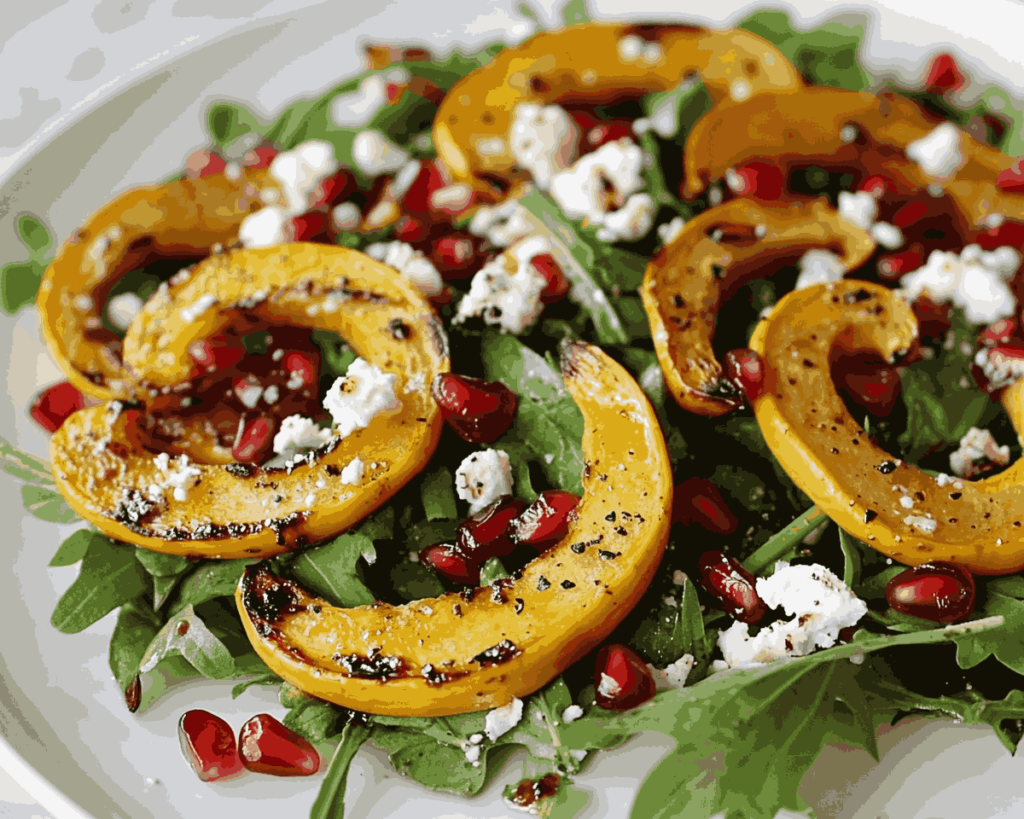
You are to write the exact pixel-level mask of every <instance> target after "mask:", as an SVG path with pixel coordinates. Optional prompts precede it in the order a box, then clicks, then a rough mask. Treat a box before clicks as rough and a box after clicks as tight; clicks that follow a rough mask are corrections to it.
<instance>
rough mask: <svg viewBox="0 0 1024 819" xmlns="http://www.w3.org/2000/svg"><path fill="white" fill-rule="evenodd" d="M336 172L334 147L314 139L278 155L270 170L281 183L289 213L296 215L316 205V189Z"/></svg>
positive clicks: (273, 176) (336, 164) (271, 174)
mask: <svg viewBox="0 0 1024 819" xmlns="http://www.w3.org/2000/svg"><path fill="white" fill-rule="evenodd" d="M337 171H338V160H336V159H335V158H334V146H333V145H332V144H331V143H330V142H325V141H324V140H322V139H311V140H309V141H307V142H303V143H302V144H301V145H297V146H296V147H294V148H292V149H291V150H290V151H282V152H281V153H279V154H278V155H277V156H275V157H274V159H273V161H272V162H271V163H270V168H269V170H268V173H269V174H270V176H271V177H272V178H273V179H275V180H276V181H277V182H279V183H280V185H281V193H283V194H284V201H285V205H286V208H287V211H288V213H289V215H291V216H297V215H298V214H300V213H305V212H306V211H307V210H309V208H310V207H312V206H313V205H314V204H315V199H316V191H317V188H319V186H320V184H321V183H322V182H323V181H324V180H326V179H328V178H330V177H331V176H333V175H334V174H335V173H337Z"/></svg>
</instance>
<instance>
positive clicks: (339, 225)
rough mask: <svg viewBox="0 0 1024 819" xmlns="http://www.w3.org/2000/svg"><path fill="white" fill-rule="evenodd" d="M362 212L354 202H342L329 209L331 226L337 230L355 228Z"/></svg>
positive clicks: (361, 216) (361, 217) (360, 219)
mask: <svg viewBox="0 0 1024 819" xmlns="http://www.w3.org/2000/svg"><path fill="white" fill-rule="evenodd" d="M362 220H363V214H362V212H361V211H360V210H359V206H358V205H357V204H356V203H355V202H342V203H341V204H340V205H335V207H334V208H333V209H332V210H331V227H333V228H334V229H335V230H337V231H346V230H355V229H356V228H357V227H359V223H360V222H361V221H362Z"/></svg>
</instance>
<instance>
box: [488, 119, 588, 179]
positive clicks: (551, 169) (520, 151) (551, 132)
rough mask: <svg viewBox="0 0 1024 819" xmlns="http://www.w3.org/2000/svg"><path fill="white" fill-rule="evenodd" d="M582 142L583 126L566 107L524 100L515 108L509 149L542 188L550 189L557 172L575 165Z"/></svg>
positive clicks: (510, 130)
mask: <svg viewBox="0 0 1024 819" xmlns="http://www.w3.org/2000/svg"><path fill="white" fill-rule="evenodd" d="M578 143H579V129H578V128H577V127H576V123H575V122H573V119H572V117H570V116H569V115H568V114H567V113H566V112H565V109H563V108H560V107H559V106H557V105H544V106H541V105H537V104H536V103H533V102H521V103H519V104H518V105H517V106H516V107H515V110H514V111H513V113H512V126H511V128H510V129H509V150H510V151H511V153H512V156H513V157H515V160H516V162H517V163H519V165H520V166H521V167H523V168H525V169H526V170H528V171H529V172H530V174H531V175H532V176H533V181H534V182H536V183H537V187H538V188H540V189H541V190H547V189H548V186H549V185H550V184H551V180H552V178H553V177H554V175H555V174H556V173H558V172H559V171H564V170H565V169H566V168H568V167H569V166H570V165H571V164H572V162H573V160H574V159H575V158H576V146H577V144H578ZM477 150H478V151H479V150H480V146H479V145H478V146H477Z"/></svg>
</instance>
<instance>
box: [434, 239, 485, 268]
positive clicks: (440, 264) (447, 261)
mask: <svg viewBox="0 0 1024 819" xmlns="http://www.w3.org/2000/svg"><path fill="white" fill-rule="evenodd" d="M430 258H431V260H432V261H433V262H434V264H436V265H437V268H438V270H440V271H441V272H443V273H449V272H453V271H459V270H465V269H466V268H467V267H469V266H470V265H471V264H473V262H474V261H475V259H476V244H475V242H474V241H473V239H472V238H470V237H469V236H465V235H458V234H453V235H450V236H445V237H443V238H441V239H438V240H437V241H435V242H434V246H433V248H432V250H431V253H430Z"/></svg>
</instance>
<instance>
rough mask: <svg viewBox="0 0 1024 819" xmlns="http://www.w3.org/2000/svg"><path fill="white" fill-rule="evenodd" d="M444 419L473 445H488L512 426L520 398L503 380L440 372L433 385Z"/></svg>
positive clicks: (433, 392) (432, 391) (432, 390)
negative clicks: (489, 379) (486, 379)
mask: <svg viewBox="0 0 1024 819" xmlns="http://www.w3.org/2000/svg"><path fill="white" fill-rule="evenodd" d="M430 391H431V393H432V394H433V396H434V401H436V402H437V405H438V407H440V408H441V416H442V417H443V418H444V420H445V421H447V422H448V426H450V427H451V428H452V429H453V430H455V434H456V435H458V436H459V437H460V438H462V439H464V440H466V441H469V442H470V443H472V444H489V443H492V442H493V441H495V440H497V439H498V438H500V437H501V436H502V435H504V434H505V432H506V431H507V430H508V428H509V427H510V426H512V418H513V416H514V415H515V414H516V406H518V404H519V399H518V398H517V397H516V394H515V393H514V392H512V390H510V389H509V388H508V387H506V386H505V385H504V384H502V383H501V382H500V381H482V380H480V379H479V378H469V377H468V376H465V375H456V374H455V373H441V374H440V375H438V376H437V377H436V378H435V379H434V383H433V384H431V385H430Z"/></svg>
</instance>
